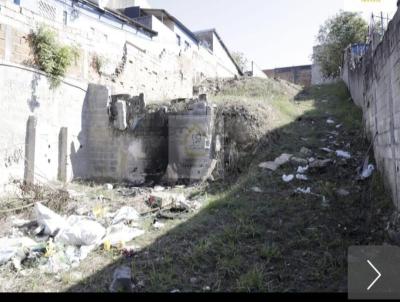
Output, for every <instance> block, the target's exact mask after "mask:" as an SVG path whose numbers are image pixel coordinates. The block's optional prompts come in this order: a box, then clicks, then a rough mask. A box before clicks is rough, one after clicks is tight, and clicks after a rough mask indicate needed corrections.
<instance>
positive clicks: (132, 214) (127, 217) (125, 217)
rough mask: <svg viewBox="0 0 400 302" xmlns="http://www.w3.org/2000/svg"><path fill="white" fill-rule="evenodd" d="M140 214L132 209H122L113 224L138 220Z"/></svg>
mask: <svg viewBox="0 0 400 302" xmlns="http://www.w3.org/2000/svg"><path fill="white" fill-rule="evenodd" d="M138 219H139V213H138V212H137V211H136V210H135V209H134V208H132V207H122V208H121V209H119V210H118V212H117V213H116V214H115V216H114V219H113V221H112V224H118V223H120V222H125V221H131V220H138Z"/></svg>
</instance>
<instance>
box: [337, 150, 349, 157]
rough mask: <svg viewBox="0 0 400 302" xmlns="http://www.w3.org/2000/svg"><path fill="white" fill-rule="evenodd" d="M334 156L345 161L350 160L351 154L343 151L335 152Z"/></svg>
mask: <svg viewBox="0 0 400 302" xmlns="http://www.w3.org/2000/svg"><path fill="white" fill-rule="evenodd" d="M336 156H337V157H342V158H345V159H350V158H351V154H350V153H349V152H346V151H343V150H337V151H336Z"/></svg>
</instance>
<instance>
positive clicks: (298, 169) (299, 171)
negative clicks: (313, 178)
mask: <svg viewBox="0 0 400 302" xmlns="http://www.w3.org/2000/svg"><path fill="white" fill-rule="evenodd" d="M308 168H309V167H308V166H305V167H301V166H300V167H298V168H297V173H299V174H304V173H305V172H307V171H308Z"/></svg>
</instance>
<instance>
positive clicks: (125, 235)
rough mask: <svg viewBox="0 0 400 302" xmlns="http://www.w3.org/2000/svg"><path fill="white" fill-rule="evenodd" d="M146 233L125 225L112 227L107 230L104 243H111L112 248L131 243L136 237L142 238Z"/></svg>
mask: <svg viewBox="0 0 400 302" xmlns="http://www.w3.org/2000/svg"><path fill="white" fill-rule="evenodd" d="M144 233H145V232H144V231H143V230H140V229H137V228H131V227H129V226H127V225H125V224H123V223H120V224H116V225H113V226H110V227H109V228H108V229H107V232H106V236H105V238H104V239H103V242H109V244H110V245H111V246H115V245H117V244H120V243H121V242H122V243H125V242H129V241H131V240H133V239H134V238H136V237H139V236H142V235H143V234H144Z"/></svg>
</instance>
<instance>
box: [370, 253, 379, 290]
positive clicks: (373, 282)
mask: <svg viewBox="0 0 400 302" xmlns="http://www.w3.org/2000/svg"><path fill="white" fill-rule="evenodd" d="M367 262H368V264H369V265H370V266H371V267H372V268H373V269H374V271H375V272H376V273H377V274H378V277H376V279H375V280H374V281H372V283H371V284H370V285H369V286H368V288H367V290H370V289H371V288H372V287H373V286H374V284H375V283H376V282H377V281H378V280H379V279H380V278H381V276H382V274H381V273H380V272H379V271H378V270H377V268H376V267H375V266H374V265H373V264H372V263H371V261H369V260H367Z"/></svg>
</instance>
